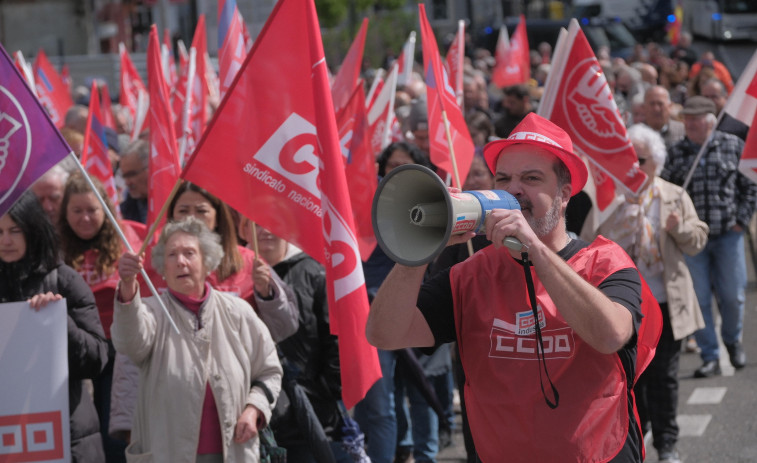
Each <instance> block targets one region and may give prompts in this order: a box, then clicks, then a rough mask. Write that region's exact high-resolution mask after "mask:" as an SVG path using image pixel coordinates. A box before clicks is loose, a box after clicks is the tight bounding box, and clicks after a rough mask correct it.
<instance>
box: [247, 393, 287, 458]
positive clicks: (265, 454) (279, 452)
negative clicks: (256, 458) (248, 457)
mask: <svg viewBox="0 0 757 463" xmlns="http://www.w3.org/2000/svg"><path fill="white" fill-rule="evenodd" d="M252 386H253V387H255V386H257V387H259V388H260V389H262V390H263V393H265V397H266V399H268V403H271V404H272V403H273V402H274V398H273V393H272V392H271V390H270V389H268V386H266V385H265V384H264V383H263V382H261V381H253V382H252ZM258 437H259V438H260V463H286V461H287V449H285V448H284V447H279V446H278V444H277V443H276V438H275V437H274V435H273V431H272V430H271V427H270V426H266V427H265V428H263V429H261V430H260V431H259V432H258Z"/></svg>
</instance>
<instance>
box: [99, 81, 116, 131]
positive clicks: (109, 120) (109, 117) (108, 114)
mask: <svg viewBox="0 0 757 463" xmlns="http://www.w3.org/2000/svg"><path fill="white" fill-rule="evenodd" d="M100 95H101V96H102V116H103V118H102V119H101V120H102V123H103V125H104V126H105V127H108V128H110V129H113V130H116V118H115V117H113V109H112V108H111V106H110V92H109V91H108V84H106V83H105V82H102V83H101V84H100Z"/></svg>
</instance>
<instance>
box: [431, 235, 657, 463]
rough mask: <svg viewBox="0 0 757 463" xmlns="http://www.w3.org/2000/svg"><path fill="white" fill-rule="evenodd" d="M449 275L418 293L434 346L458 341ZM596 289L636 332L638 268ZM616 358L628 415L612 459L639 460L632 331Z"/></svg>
mask: <svg viewBox="0 0 757 463" xmlns="http://www.w3.org/2000/svg"><path fill="white" fill-rule="evenodd" d="M587 246H589V243H587V242H586V241H583V240H580V239H574V240H571V241H570V243H568V245H567V246H565V247H564V248H563V249H562V250H561V251H559V252H558V253H557V254H558V255H559V256H560V257H561V258H562V259H563V260H566V261H567V260H568V259H570V258H571V257H573V256H574V255H575V254H576V253H578V251H580V250H581V249H583V248H585V247H587ZM449 274H450V269H449V268H447V269H445V270H442V271H439V272H438V273H437V274H435V275H434V276H433V277H432V278H431V279H429V280H428V281H426V282H425V283H424V284H423V286H422V287H421V290H420V293H419V294H418V302H417V306H418V308H419V309H420V311H421V313H423V316H424V317H425V319H426V322H427V323H428V325H429V328H431V332H432V333H433V334H434V340H435V345H436V346H439V345H441V344H444V343H447V342H454V341H456V340H457V333H456V332H455V314H454V305H453V298H452V283H451V282H450V277H449ZM598 288H599V290H600V291H602V293H603V294H604V295H605V296H607V297H608V298H609V299H610V300H611V301H613V302H617V303H619V304H621V305H622V306H624V307H626V308H627V309H628V311H629V312H631V316H632V319H633V324H634V333H638V331H639V325H640V324H641V319H642V317H643V316H642V313H641V280H640V278H639V273H638V271H637V270H636V269H634V268H629V269H622V270H619V271H617V272H615V273H613V274H611V275H610V276H608V277H607V278H605V279H604V281H602V283H600V284H599V286H598ZM618 357H619V358H620V361H621V363H622V365H623V370H624V371H625V374H626V378H627V379H628V381H627V383H628V385H629V388H628V391H627V392H628V394H627V396H628V410H629V417H630V418H629V427H628V437H627V438H626V442H625V444H624V445H623V448H622V449H621V451H620V452H619V453H618V455H616V456H615V458H613V459H612V460H611V462H613V463H621V462H623V463H625V462H639V461H641V446H642V445H643V443H642V439H641V432H640V431H639V426H638V423H637V422H636V419H635V417H634V413H633V398H632V396H631V394H630V392H631V387H632V384H633V378H634V374H635V371H636V335H635V334H634V336H632V338H631V340H630V341H629V342H628V344H626V346H624V347H623V348H622V349H621V350H619V351H618ZM558 389H559V385H558Z"/></svg>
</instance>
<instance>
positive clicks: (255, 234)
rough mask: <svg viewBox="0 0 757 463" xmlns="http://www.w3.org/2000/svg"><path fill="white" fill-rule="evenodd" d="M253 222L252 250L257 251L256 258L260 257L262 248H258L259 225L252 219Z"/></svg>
mask: <svg viewBox="0 0 757 463" xmlns="http://www.w3.org/2000/svg"><path fill="white" fill-rule="evenodd" d="M250 223H251V224H252V250H253V251H255V259H260V258H261V257H260V250H259V249H258V227H257V225H255V222H254V221H250Z"/></svg>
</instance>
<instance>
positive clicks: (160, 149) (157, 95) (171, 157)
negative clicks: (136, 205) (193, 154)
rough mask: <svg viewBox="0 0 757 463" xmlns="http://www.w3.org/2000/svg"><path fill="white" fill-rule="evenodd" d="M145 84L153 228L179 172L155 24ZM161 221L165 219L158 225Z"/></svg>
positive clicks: (151, 31)
mask: <svg viewBox="0 0 757 463" xmlns="http://www.w3.org/2000/svg"><path fill="white" fill-rule="evenodd" d="M147 81H148V82H149V85H150V179H149V184H148V185H149V193H148V195H147V197H148V201H147V204H148V209H147V224H148V225H150V226H152V224H153V223H155V221H156V219H157V217H158V213H159V212H160V209H161V208H162V207H163V204H164V203H165V202H166V201H167V199H168V197H169V195H170V194H171V190H172V189H173V186H174V185H175V184H176V182H177V181H178V179H179V173H180V172H181V166H180V164H179V157H178V150H177V149H176V135H175V134H174V126H173V115H172V114H171V104H170V102H169V100H168V85H167V84H166V82H165V80H164V79H163V67H162V65H161V56H160V39H159V38H158V28H157V27H156V26H155V24H153V25H152V28H151V29H150V39H149V41H148V44H147ZM163 220H165V217H163V219H162V220H161V222H163Z"/></svg>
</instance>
